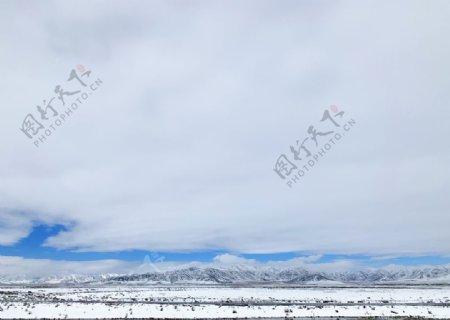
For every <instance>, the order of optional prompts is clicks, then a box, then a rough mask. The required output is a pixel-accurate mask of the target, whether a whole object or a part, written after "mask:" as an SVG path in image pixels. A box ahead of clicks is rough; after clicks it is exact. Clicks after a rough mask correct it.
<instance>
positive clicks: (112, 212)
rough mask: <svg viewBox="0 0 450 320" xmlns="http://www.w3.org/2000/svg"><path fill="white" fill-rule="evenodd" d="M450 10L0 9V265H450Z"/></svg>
mask: <svg viewBox="0 0 450 320" xmlns="http://www.w3.org/2000/svg"><path fill="white" fill-rule="evenodd" d="M449 13H450V3H449V2H447V1H400V0H398V1H364V2H359V1H331V0H330V1H321V0H319V1H288V0H285V1H281V2H280V1H275V0H273V1H244V2H242V1H235V0H231V1H214V2H209V1H77V2H74V1H65V2H57V1H40V2H34V1H0V43H1V44H2V45H1V46H0V67H1V70H2V77H1V78H0V96H1V97H2V102H3V103H2V106H1V110H2V116H1V117H0V154H1V157H0V273H17V274H23V273H26V272H30V273H39V272H44V271H45V272H48V270H51V271H52V272H65V271H67V270H72V269H80V266H83V269H86V270H89V271H90V272H100V271H102V272H103V271H108V272H109V271H115V272H116V271H117V272H126V271H130V270H134V269H133V268H134V267H135V266H136V264H137V263H139V262H140V261H141V262H142V261H143V260H144V259H145V256H147V255H149V256H150V257H153V258H152V259H156V260H158V259H159V260H158V261H162V260H164V261H166V262H167V261H174V262H179V261H182V262H184V263H185V262H194V261H200V262H208V263H224V262H230V261H232V262H233V263H253V262H254V261H256V262H258V263H269V262H270V261H279V262H283V263H286V262H295V263H296V264H297V265H299V266H305V265H306V266H307V267H315V268H322V267H323V268H328V269H333V270H334V269H339V268H355V267H361V266H370V267H380V266H386V265H391V264H400V265H421V264H427V265H441V264H448V263H449V262H450V259H449V257H450V233H449V232H448V226H449V225H450V215H449V214H448V213H449V209H450V198H449V197H448V195H449V191H450V169H449V168H448V163H449V159H450V152H449V148H448V146H449V142H448V141H447V137H448V136H449V134H450V127H449V125H448V119H449V118H450V111H449V110H450V109H449V108H448V105H449V103H450V93H449V91H448V74H450V62H449V60H448V56H449V55H450V39H449V37H448V34H450V21H449V20H448V15H449ZM75 76H76V77H75ZM58 86H59V87H58ZM58 88H59V89H58ZM61 88H62V89H61ZM61 90H62V94H61ZM64 92H65V93H64ZM84 92H86V93H84ZM83 93H84V95H83ZM76 99H78V101H77V100H76ZM50 102H51V104H50ZM49 105H50V109H49V108H48V106H49ZM38 106H40V107H41V110H42V108H45V107H46V106H47V108H46V109H45V110H44V111H45V112H42V113H41V112H39V111H38V109H37V107H38ZM52 108H53V109H52ZM71 108H72V109H71ZM342 111H343V112H344V113H343V114H341V112H342ZM325 112H327V113H325ZM326 114H328V115H329V117H330V118H331V119H333V120H334V121H335V122H336V124H337V125H335V124H333V122H332V121H330V119H329V118H328V119H325V118H323V117H324V115H326ZM28 115H32V116H33V117H34V118H33V119H34V121H35V122H33V123H34V124H35V128H36V127H37V128H38V129H39V126H38V125H37V123H40V124H41V125H43V128H40V129H41V130H40V131H39V130H38V132H37V133H36V135H35V132H34V131H26V132H28V135H30V136H31V137H28V135H27V133H26V132H25V131H24V130H23V129H24V123H25V122H26V120H27V119H28V123H29V120H30V118H29V117H28ZM64 115H65V116H64ZM339 115H340V116H339ZM27 117H28V118H27ZM44 117H46V118H47V119H44ZM323 119H325V120H324V121H321V120H323ZM55 121H56V122H55ZM50 124H54V125H53V128H51V127H50ZM338 125H339V127H338ZM311 126H313V127H315V128H316V129H317V130H318V132H319V135H316V139H317V141H318V144H317V145H315V144H314V139H313V136H311V135H310V134H311V131H309V130H310V128H311ZM346 128H347V129H349V130H347V129H346ZM21 129H22V130H21ZM47 130H48V131H47ZM331 131H332V132H333V133H329V132H331ZM339 132H340V133H341V134H342V137H341V138H340V139H337V138H335V140H336V141H335V143H333V144H330V148H329V149H327V150H326V152H322V153H323V154H319V153H318V151H319V150H320V148H322V147H323V148H326V144H325V143H326V142H327V141H328V140H329V139H330V138H331V137H336V135H335V134H336V133H339ZM328 133H329V134H328ZM39 138H41V140H39ZM306 138H308V141H307V143H308V147H309V150H311V151H312V154H311V156H310V157H307V153H306V150H305V149H302V150H301V149H298V148H299V144H300V143H302V141H304V139H306ZM337 140H339V141H337ZM297 142H299V144H297ZM319 143H320V146H319V147H317V146H318V145H319ZM291 146H292V147H294V149H295V150H301V153H300V157H302V159H303V160H301V161H303V162H301V161H300V160H296V159H294V153H293V152H292V151H291V150H290V149H291ZM313 148H315V149H314V151H313ZM281 155H285V156H286V157H287V158H286V159H288V160H289V162H288V165H291V166H292V165H294V166H296V167H297V168H296V169H295V170H294V171H292V172H290V173H289V174H290V175H289V176H286V175H285V179H282V177H281V176H280V175H279V174H277V173H276V172H275V170H274V169H275V168H277V160H278V159H279V157H280V156H281ZM314 156H317V158H314ZM306 160H311V161H313V164H314V165H313V166H311V165H309V164H308V163H307V162H306ZM303 165H305V166H306V168H304V169H302V166H303ZM300 170H303V171H300ZM301 172H303V174H302V173H301ZM294 175H301V177H300V176H299V177H298V178H294V180H292V179H293V178H292V177H293V176H294ZM289 182H290V183H289ZM14 266H16V267H14Z"/></svg>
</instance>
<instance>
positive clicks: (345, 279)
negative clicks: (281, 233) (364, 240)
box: [0, 266, 450, 284]
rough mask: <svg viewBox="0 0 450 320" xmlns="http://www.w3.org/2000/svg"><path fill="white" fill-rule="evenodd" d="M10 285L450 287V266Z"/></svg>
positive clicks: (219, 272)
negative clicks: (264, 284)
mask: <svg viewBox="0 0 450 320" xmlns="http://www.w3.org/2000/svg"><path fill="white" fill-rule="evenodd" d="M0 283H9V284H30V283H32V284H245V283H248V284H250V283H252V284H255V283H267V284H270V283H280V284H281V283H282V284H314V283H330V284H332V283H422V284H423V283H432V284H438V283H439V284H450V267H448V266H439V267H422V268H391V269H367V270H363V271H347V272H317V271H308V270H305V269H303V268H276V267H254V266H223V267H197V266H191V267H185V268H183V267H181V268H174V269H171V270H166V271H156V270H155V271H152V272H146V273H139V274H124V275H117V274H102V275H66V276H53V277H35V278H27V277H25V276H22V277H14V278H11V277H7V276H1V275H0Z"/></svg>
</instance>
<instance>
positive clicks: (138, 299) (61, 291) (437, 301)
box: [0, 286, 450, 319]
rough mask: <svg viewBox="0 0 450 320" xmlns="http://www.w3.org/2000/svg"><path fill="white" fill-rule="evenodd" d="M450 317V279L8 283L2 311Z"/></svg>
mask: <svg viewBox="0 0 450 320" xmlns="http://www.w3.org/2000/svg"><path fill="white" fill-rule="evenodd" d="M286 316H288V317H331V316H333V317H368V316H383V317H398V316H401V317H408V316H415V317H427V318H441V319H444V318H450V287H449V286H417V287H390V288H387V287H382V288H379V287H373V288H363V287H358V288H356V287H354V288H348V287H347V288H339V287H334V288H331V287H330V288H327V287H316V288H314V287H311V288H279V287H238V286H236V287H224V286H197V287H194V286H189V287H187V286H164V287H155V286H147V287H143V286H136V287H133V286H115V287H108V286H104V287H78V288H26V287H21V288H19V287H4V288H1V289H0V318H2V319H11V318H190V319H192V318H245V317H248V318H258V317H265V318H266V317H283V318H284V317H286Z"/></svg>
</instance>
